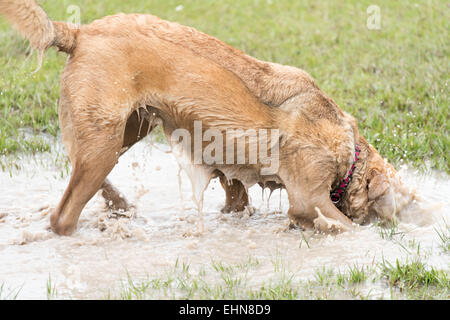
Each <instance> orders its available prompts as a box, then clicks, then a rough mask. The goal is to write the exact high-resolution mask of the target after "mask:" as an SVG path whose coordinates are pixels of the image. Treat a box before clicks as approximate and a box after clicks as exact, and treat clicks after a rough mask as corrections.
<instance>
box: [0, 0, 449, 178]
mask: <svg viewBox="0 0 450 320" xmlns="http://www.w3.org/2000/svg"><path fill="white" fill-rule="evenodd" d="M180 4H182V5H183V6H184V9H183V10H181V11H176V10H175V8H176V7H177V6H178V5H180ZM372 4H373V1H360V0H352V1H331V0H330V1H313V0H307V1H290V0H277V1H268V0H228V1H204V0H190V1H182V0H176V1H175V0H164V1H162V0H161V1H158V0H153V1H142V0H131V1H126V2H124V1H120V0H111V1H89V0H82V1H81V0H70V1H68V0H64V1H55V0H47V1H45V2H44V3H43V6H44V8H45V10H46V11H47V12H48V14H49V16H50V17H51V18H52V19H54V20H67V19H69V17H70V13H67V11H66V10H67V8H68V7H69V5H78V6H79V7H80V8H81V21H82V23H88V22H91V21H92V20H94V19H97V18H100V17H103V16H105V15H108V14H113V13H117V12H141V13H152V14H154V15H158V16H160V17H161V18H164V19H167V20H172V21H178V22H180V23H182V24H186V25H190V26H193V27H196V28H197V29H199V30H201V31H204V32H206V33H209V34H211V35H213V36H216V37H218V38H219V39H221V40H223V41H225V42H227V43H229V44H231V45H233V46H235V47H237V48H240V49H242V50H244V51H245V52H247V53H248V54H250V55H253V56H255V57H257V58H259V59H262V60H270V61H274V62H278V63H282V64H288V65H293V66H297V67H300V68H302V69H305V70H306V71H307V72H309V73H310V74H311V75H312V76H313V77H314V78H315V79H316V80H317V83H318V84H319V86H320V87H321V88H322V89H323V90H324V91H325V92H327V93H328V94H329V95H330V96H331V97H332V98H333V99H334V100H336V102H337V103H338V104H339V105H340V106H341V107H342V108H343V109H344V110H346V111H348V112H350V113H351V114H353V115H354V116H355V117H356V118H357V119H358V120H359V128H360V130H361V132H362V134H363V135H364V136H365V137H366V138H367V139H368V140H369V141H370V142H371V143H372V144H373V145H374V146H375V147H376V148H377V149H378V150H379V151H380V152H381V154H382V155H383V156H384V157H386V158H387V159H388V160H389V161H391V162H393V163H394V164H397V165H399V164H401V163H408V164H412V165H413V166H415V167H417V168H422V169H424V168H432V169H438V170H443V171H446V172H447V173H449V172H450V161H449V154H450V152H449V150H448V146H449V144H450V141H449V124H448V118H449V112H448V109H449V104H448V101H449V96H448V91H449V90H448V79H449V62H448V56H449V46H448V43H449V42H448V30H449V21H450V19H449V18H450V16H449V10H448V7H447V4H446V3H445V1H416V3H415V4H413V3H411V2H410V1H406V0H403V1H389V0H384V1H381V0H380V1H377V3H376V4H377V5H378V6H379V7H380V10H381V29H380V30H368V28H367V26H366V20H367V18H368V15H367V13H366V9H367V7H368V6H369V5H372ZM65 59H66V57H65V55H64V54H61V53H56V52H55V50H49V51H48V53H47V55H46V57H45V61H44V65H43V68H42V69H41V71H39V72H38V73H37V74H33V75H32V74H31V71H33V70H34V69H35V68H36V57H35V56H30V52H29V49H27V44H26V43H25V42H24V41H23V40H21V39H20V37H19V36H18V35H17V33H16V32H13V31H12V29H11V27H10V26H9V24H8V23H6V21H5V20H4V19H2V18H0V66H1V70H2V72H1V73H0V155H7V154H14V153H17V152H27V153H30V152H41V151H48V150H49V145H48V143H46V142H45V141H44V140H42V139H40V137H39V135H38V134H39V133H41V132H46V133H49V134H52V135H57V134H58V133H59V129H58V121H57V103H58V90H59V82H58V81H59V80H58V79H59V75H60V73H61V70H62V68H63V66H64V62H65ZM20 128H31V130H32V132H33V134H35V135H36V136H35V138H33V139H29V138H27V137H26V135H24V134H23V133H22V131H21V130H20ZM0 159H1V157H0ZM1 161H3V160H0V162H1Z"/></svg>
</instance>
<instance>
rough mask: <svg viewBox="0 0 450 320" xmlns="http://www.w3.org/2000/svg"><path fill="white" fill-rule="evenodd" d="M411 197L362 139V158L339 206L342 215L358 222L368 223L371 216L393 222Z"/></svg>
mask: <svg viewBox="0 0 450 320" xmlns="http://www.w3.org/2000/svg"><path fill="white" fill-rule="evenodd" d="M414 199H415V195H414V193H412V192H411V191H410V190H409V188H407V187H406V186H404V185H403V184H402V182H401V179H400V176H399V175H398V174H397V171H396V170H395V168H394V167H393V166H392V165H391V164H389V163H388V162H387V161H385V160H384V159H383V158H382V157H381V156H380V154H379V153H378V152H377V150H375V148H374V147H372V145H370V144H369V143H368V142H367V141H366V140H364V139H363V138H361V159H360V161H359V163H357V169H356V171H355V174H354V177H353V180H352V182H351V183H350V185H349V188H348V190H347V194H346V196H345V199H344V200H343V202H342V204H341V205H340V207H341V210H342V211H343V212H344V214H346V215H347V216H349V217H350V218H352V219H353V220H354V221H355V222H358V223H363V222H367V220H368V218H370V217H378V218H380V219H382V220H384V221H395V220H396V217H397V216H398V214H399V212H400V211H401V210H402V209H403V208H405V207H406V206H407V205H408V204H409V203H411V201H413V200H414Z"/></svg>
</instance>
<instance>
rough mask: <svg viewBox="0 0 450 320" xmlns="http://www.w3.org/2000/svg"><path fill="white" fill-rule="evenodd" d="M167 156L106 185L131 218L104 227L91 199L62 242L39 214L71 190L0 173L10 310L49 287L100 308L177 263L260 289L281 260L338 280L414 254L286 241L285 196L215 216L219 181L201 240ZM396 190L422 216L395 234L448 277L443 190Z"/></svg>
mask: <svg viewBox="0 0 450 320" xmlns="http://www.w3.org/2000/svg"><path fill="white" fill-rule="evenodd" d="M58 148H60V146H58ZM167 148H168V147H167V146H164V145H161V146H158V148H156V147H155V146H150V145H148V144H145V143H139V144H138V145H136V146H135V147H133V149H131V150H130V151H129V152H128V153H127V154H125V155H124V156H123V157H122V158H121V159H120V161H119V163H118V165H117V166H116V167H115V168H114V170H113V172H112V173H111V174H110V176H109V178H110V181H111V182H112V183H113V184H114V185H115V186H116V187H117V188H118V189H120V191H121V192H122V193H123V194H124V195H125V196H126V198H127V199H128V200H129V201H130V202H131V203H133V204H134V205H135V206H136V210H135V212H131V213H129V215H130V216H131V217H126V216H118V217H111V216H110V213H109V211H107V210H106V209H105V206H104V201H103V198H102V197H101V196H100V195H99V194H97V195H96V196H95V197H94V198H93V199H92V200H91V201H90V202H89V203H88V205H87V206H86V208H85V209H84V211H83V213H82V215H81V217H80V221H79V224H78V230H77V232H76V233H75V234H73V235H72V236H70V237H59V236H57V235H55V234H53V233H52V232H50V231H49V218H48V215H47V214H48V212H49V210H51V209H52V208H54V207H56V206H57V204H58V201H59V199H60V197H61V195H62V194H63V192H64V189H65V187H66V185H67V183H68V179H69V178H68V177H67V176H66V177H61V168H60V167H58V166H57V165H55V161H54V159H55V154H42V155H38V156H37V158H34V157H31V156H27V157H24V158H23V159H21V160H19V161H20V167H22V168H23V169H22V170H21V171H18V172H14V173H13V174H12V176H11V175H10V173H9V172H0V285H1V283H5V285H7V287H8V288H12V289H14V288H21V289H20V293H19V296H18V298H19V299H45V298H46V297H47V296H46V294H47V281H48V279H49V276H50V277H51V282H52V284H54V285H55V286H56V288H57V291H58V298H65V299H69V298H73V299H87V298H93V299H95V298H104V297H106V295H107V294H108V291H109V289H111V288H114V287H117V285H118V283H119V282H120V280H121V279H124V278H126V276H127V273H128V274H129V275H130V276H131V277H133V276H137V277H138V276H142V275H145V274H148V275H150V276H151V275H158V274H161V273H164V272H165V270H168V269H169V268H173V266H174V264H175V263H176V261H177V259H178V260H179V261H185V262H186V263H189V264H190V266H191V268H194V269H195V268H197V269H198V268H201V267H202V266H211V261H212V260H215V261H221V262H224V263H240V262H242V261H244V260H246V259H247V258H248V257H249V256H251V257H254V258H256V259H258V261H259V262H260V264H259V265H258V267H257V268H254V269H252V270H251V271H249V272H251V274H249V275H248V278H249V279H251V282H252V283H253V284H258V283H262V282H263V281H264V280H266V279H267V278H270V276H271V275H272V274H273V273H274V259H280V260H282V261H283V264H284V266H285V268H286V269H287V270H290V271H291V272H294V273H295V277H297V278H299V279H310V278H312V277H313V276H314V272H315V270H317V269H322V268H323V267H324V266H325V267H327V268H338V269H341V270H344V269H345V268H346V267H347V266H352V265H355V264H358V265H360V266H363V265H368V266H372V265H373V264H374V263H376V262H379V261H381V259H382V258H383V257H384V259H386V260H390V261H395V259H397V258H398V259H400V260H402V259H406V258H407V257H411V254H413V253H412V251H414V249H411V250H409V251H410V252H408V249H407V248H403V247H402V246H400V245H399V244H398V243H397V242H396V241H392V240H389V239H383V238H382V237H381V235H380V230H379V228H377V227H376V226H374V225H369V226H364V227H359V228H358V229H357V230H356V231H354V232H347V233H343V234H340V235H337V236H325V235H314V234H312V233H311V232H305V233H303V234H302V232H301V231H300V230H286V227H287V225H288V218H287V215H286V212H287V209H288V206H289V204H288V200H287V194H286V192H281V193H280V192H278V191H275V192H274V193H273V194H272V195H271V196H270V202H269V203H268V202H267V199H269V193H268V190H266V192H265V194H264V196H262V192H261V188H260V187H259V186H254V187H252V188H250V191H249V193H250V197H251V200H252V205H253V206H254V207H255V209H256V211H255V213H254V214H252V215H250V214H249V213H250V212H247V213H241V214H221V213H220V209H221V208H222V207H223V205H224V202H225V193H224V191H223V190H222V188H221V186H220V182H219V181H218V180H217V179H215V180H213V181H212V182H211V183H210V185H209V187H208V189H207V190H206V192H205V194H204V203H203V225H204V231H203V233H202V234H198V233H197V224H198V214H197V205H196V204H195V203H194V201H192V200H191V199H192V191H191V187H192V186H191V183H190V182H189V180H188V178H187V176H186V174H184V173H182V174H181V180H182V185H181V188H179V184H178V182H179V176H178V173H179V166H178V164H177V162H176V160H175V158H174V157H173V156H172V154H170V153H167V152H166V151H168V149H167ZM59 150H60V149H59ZM56 158H58V156H56ZM403 179H404V181H405V182H406V183H407V184H409V185H411V186H416V187H417V192H418V194H419V195H420V196H421V197H422V198H424V199H426V204H424V205H422V207H423V208H427V209H423V210H420V212H419V211H418V212H406V213H405V214H404V215H403V219H402V221H401V222H400V224H399V227H398V231H400V232H402V234H403V235H404V236H403V238H402V239H403V240H402V241H403V243H407V242H408V241H413V240H415V241H416V243H419V242H420V251H421V252H422V253H425V254H426V263H427V265H432V266H435V267H438V268H443V269H446V270H448V268H449V262H450V259H449V255H448V254H445V253H443V251H442V249H441V248H440V247H439V244H440V241H439V238H438V235H437V233H436V231H435V228H441V227H445V225H444V224H443V221H444V220H445V221H447V223H450V202H449V201H450V198H449V197H448V194H449V193H450V180H449V178H448V176H446V175H441V176H439V175H438V174H432V175H430V174H428V175H425V176H422V175H419V174H417V173H414V172H413V171H408V172H407V174H405V176H404V178H403ZM180 190H181V191H182V197H180ZM304 239H306V240H307V242H306V241H305V240H304ZM374 286H375V285H374ZM374 290H375V291H376V290H378V289H377V288H375V289H374Z"/></svg>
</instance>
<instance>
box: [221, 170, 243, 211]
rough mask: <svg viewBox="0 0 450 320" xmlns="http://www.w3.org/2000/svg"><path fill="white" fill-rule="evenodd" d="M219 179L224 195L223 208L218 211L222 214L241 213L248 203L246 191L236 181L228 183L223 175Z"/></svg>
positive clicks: (240, 183)
mask: <svg viewBox="0 0 450 320" xmlns="http://www.w3.org/2000/svg"><path fill="white" fill-rule="evenodd" d="M219 179H220V184H221V185H222V187H223V189H224V190H225V195H226V200H225V206H224V207H223V208H222V210H220V211H221V212H222V213H230V212H239V211H243V210H244V209H245V207H246V206H248V204H249V202H248V194H247V190H246V189H245V187H244V185H243V184H242V182H240V181H239V180H237V179H233V180H231V181H228V179H227V178H226V177H225V176H224V175H221V176H220V177H219Z"/></svg>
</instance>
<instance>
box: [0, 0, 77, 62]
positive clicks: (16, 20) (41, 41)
mask: <svg viewBox="0 0 450 320" xmlns="http://www.w3.org/2000/svg"><path fill="white" fill-rule="evenodd" d="M0 14H2V15H4V16H5V17H6V18H7V19H8V20H9V21H10V22H11V23H12V24H13V25H14V26H15V27H16V28H17V29H18V30H19V31H20V33H21V34H22V35H23V36H24V37H25V38H27V39H28V40H29V41H30V44H31V46H32V47H33V48H34V49H36V50H37V52H38V56H39V67H40V65H41V62H42V57H43V54H44V52H45V50H47V49H48V48H50V47H52V46H55V47H58V49H59V50H60V51H64V52H66V53H68V54H70V53H72V52H73V50H75V47H76V37H77V34H78V27H77V26H75V25H71V24H68V23H65V22H53V21H51V20H50V19H49V18H48V16H47V14H46V13H45V11H44V10H43V9H42V8H41V7H40V6H39V5H38V4H37V3H36V1H35V0H0ZM38 69H39V68H38Z"/></svg>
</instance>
